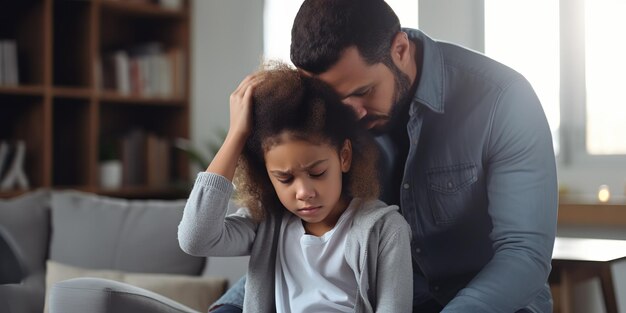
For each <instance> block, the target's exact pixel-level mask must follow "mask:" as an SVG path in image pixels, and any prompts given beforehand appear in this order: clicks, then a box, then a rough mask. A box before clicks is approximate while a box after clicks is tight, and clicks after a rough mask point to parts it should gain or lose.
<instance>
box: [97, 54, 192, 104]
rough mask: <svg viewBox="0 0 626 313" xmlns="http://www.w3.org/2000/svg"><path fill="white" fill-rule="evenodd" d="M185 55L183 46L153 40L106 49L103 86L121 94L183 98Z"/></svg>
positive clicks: (102, 72)
mask: <svg viewBox="0 0 626 313" xmlns="http://www.w3.org/2000/svg"><path fill="white" fill-rule="evenodd" d="M184 62H185V59H184V54H183V52H182V50H181V49H178V48H171V49H167V50H166V49H164V48H163V47H162V45H161V44H160V43H157V42H150V43H146V44H142V45H137V46H133V47H130V48H129V49H126V50H116V51H113V52H108V53H104V54H103V56H102V58H101V60H100V62H99V63H100V65H99V67H100V68H101V70H99V71H98V72H99V73H100V75H101V77H100V78H99V80H98V81H99V82H100V88H101V90H114V91H116V92H117V93H119V94H121V95H138V96H145V97H161V98H174V97H177V98H180V97H182V96H184V94H185V73H186V69H185V63H184Z"/></svg>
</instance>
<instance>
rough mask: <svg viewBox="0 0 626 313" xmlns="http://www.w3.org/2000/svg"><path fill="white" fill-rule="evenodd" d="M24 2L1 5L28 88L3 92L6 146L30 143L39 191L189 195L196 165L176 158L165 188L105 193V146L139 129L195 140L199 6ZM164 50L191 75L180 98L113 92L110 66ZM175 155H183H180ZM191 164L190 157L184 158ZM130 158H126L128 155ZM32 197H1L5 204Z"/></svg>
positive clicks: (3, 29)
mask: <svg viewBox="0 0 626 313" xmlns="http://www.w3.org/2000/svg"><path fill="white" fill-rule="evenodd" d="M181 3H182V5H181V7H180V8H179V9H171V8H166V7H163V6H161V5H160V4H158V1H157V0H153V1H149V0H146V1H140V0H21V1H3V2H2V3H1V4H0V40H12V41H15V42H16V44H17V47H18V60H19V62H18V65H19V84H18V85H14V86H0V140H5V141H8V142H10V143H14V142H16V141H17V140H24V141H25V142H26V159H25V170H26V175H27V177H28V179H29V183H30V189H37V188H41V187H44V188H51V189H66V188H71V189H79V190H84V191H89V192H95V193H99V194H105V195H110V196H119V197H125V198H175V197H179V196H184V195H185V194H186V193H187V190H185V188H184V187H179V186H181V185H184V184H183V183H181V182H188V180H189V173H188V161H187V160H186V158H184V157H180V156H179V157H176V158H174V157H172V158H171V160H172V163H171V164H170V166H169V168H170V173H169V174H168V181H167V184H165V185H159V186H153V185H150V184H148V183H147V182H146V183H140V184H137V183H133V184H132V185H130V184H124V185H123V186H122V187H120V188H116V189H106V188H101V187H100V179H99V155H100V149H101V147H102V143H103V142H104V141H106V142H119V141H120V140H121V139H122V138H123V137H124V136H125V135H126V134H127V133H128V132H130V131H131V130H133V129H141V130H142V131H145V132H146V133H150V134H155V135H156V136H158V137H159V138H163V139H165V140H172V139H174V138H178V137H181V138H188V137H189V114H190V104H189V85H190V83H189V60H190V55H189V51H190V44H189V37H190V0H182V2H181ZM148 43H149V44H156V45H158V46H159V47H162V49H163V52H164V53H165V52H167V51H172V50H175V51H176V52H177V53H178V54H177V56H180V58H179V59H177V60H182V61H181V62H182V64H178V66H179V67H180V68H182V69H183V71H181V73H184V75H179V76H180V77H177V83H178V85H177V86H178V89H177V93H176V94H171V95H165V96H164V95H160V96H156V95H150V96H145V95H142V93H141V92H137V91H136V90H133V91H131V92H129V93H125V94H122V93H120V92H117V91H115V90H112V89H110V88H106V87H104V84H103V83H102V81H103V78H102V77H103V74H102V71H103V58H104V57H106V56H107V55H108V54H110V53H111V52H112V51H120V50H123V51H132V49H134V47H136V46H141V45H145V44H148ZM172 154H175V152H173V149H172ZM181 156H182V155H181ZM119 158H122V156H119ZM23 192H24V191H23V190H8V191H0V197H12V196H15V195H19V194H22V193H23Z"/></svg>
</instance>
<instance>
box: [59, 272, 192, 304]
mask: <svg viewBox="0 0 626 313" xmlns="http://www.w3.org/2000/svg"><path fill="white" fill-rule="evenodd" d="M84 312H92V313H107V312H117V313H131V312H133V313H144V312H145V313H198V311H195V310H193V309H191V308H189V307H186V306H184V305H182V304H180V303H178V302H176V301H174V300H171V299H169V298H166V297H164V296H161V295H159V294H156V293H154V292H151V291H148V290H145V289H142V288H139V287H134V286H131V285H129V284H125V283H120V282H116V281H112V280H108V279H101V278H75V279H70V280H65V281H62V282H59V283H56V284H55V285H54V286H53V287H52V290H51V294H50V313H84Z"/></svg>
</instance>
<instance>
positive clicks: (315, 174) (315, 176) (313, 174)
mask: <svg viewBox="0 0 626 313" xmlns="http://www.w3.org/2000/svg"><path fill="white" fill-rule="evenodd" d="M324 174H326V170H323V171H317V172H309V176H311V177H313V178H319V177H322V176H323V175H324Z"/></svg>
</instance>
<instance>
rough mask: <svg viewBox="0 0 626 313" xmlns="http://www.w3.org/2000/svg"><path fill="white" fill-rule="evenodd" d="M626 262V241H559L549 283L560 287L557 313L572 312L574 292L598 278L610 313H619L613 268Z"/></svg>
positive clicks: (555, 296)
mask: <svg viewBox="0 0 626 313" xmlns="http://www.w3.org/2000/svg"><path fill="white" fill-rule="evenodd" d="M622 259H626V240H609V239H588V238H565V237H557V238H556V241H555V243H554V252H553V253H552V273H551V274H550V283H551V284H553V285H558V294H555V295H554V298H555V300H556V299H558V301H555V312H561V313H569V312H572V291H573V288H574V285H575V284H576V283H578V282H580V281H583V280H586V279H589V278H593V277H598V278H599V279H600V284H601V286H602V295H603V298H604V305H605V307H606V312H607V313H617V312H618V309H617V299H616V295H615V287H614V284H613V276H612V274H611V264H612V263H613V262H615V261H617V260H622Z"/></svg>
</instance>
